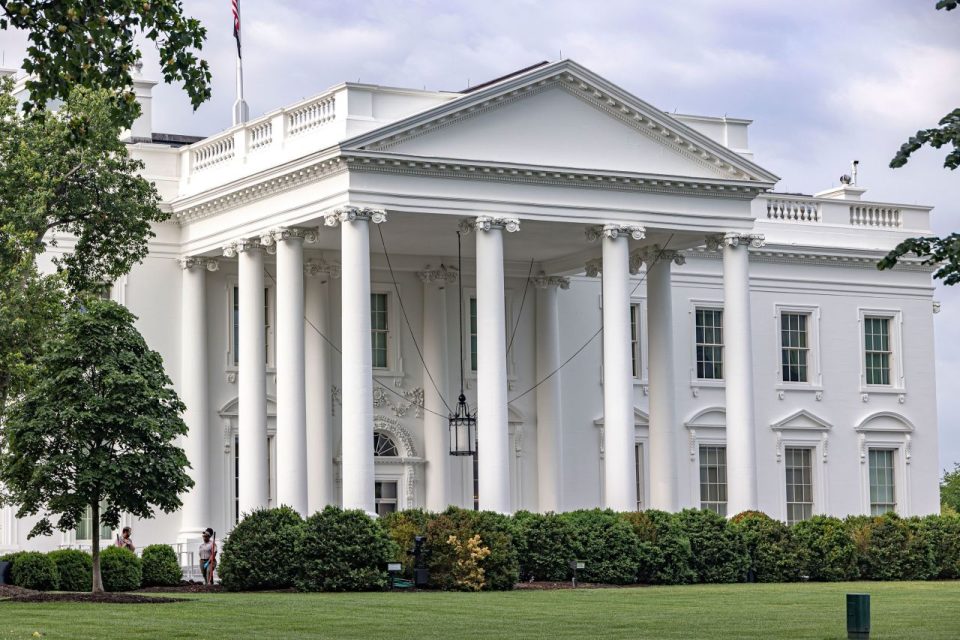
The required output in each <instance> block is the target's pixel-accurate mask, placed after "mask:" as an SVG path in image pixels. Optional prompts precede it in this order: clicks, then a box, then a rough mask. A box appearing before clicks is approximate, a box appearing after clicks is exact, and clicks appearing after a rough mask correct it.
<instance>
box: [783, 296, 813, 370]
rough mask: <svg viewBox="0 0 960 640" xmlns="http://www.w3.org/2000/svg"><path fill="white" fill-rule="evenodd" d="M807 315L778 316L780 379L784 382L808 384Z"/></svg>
mask: <svg viewBox="0 0 960 640" xmlns="http://www.w3.org/2000/svg"><path fill="white" fill-rule="evenodd" d="M808 320H809V315H808V314H806V313H787V312H783V313H781V314H780V360H781V379H782V380H783V381H784V382H808V381H809V379H808V364H809V360H810V358H809V356H810V339H809V336H808V334H807V324H808Z"/></svg>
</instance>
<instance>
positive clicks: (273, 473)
mask: <svg viewBox="0 0 960 640" xmlns="http://www.w3.org/2000/svg"><path fill="white" fill-rule="evenodd" d="M232 453H233V495H232V496H231V499H232V501H233V522H234V524H236V523H237V522H240V516H241V515H242V514H241V512H240V436H239V435H238V434H237V431H236V428H234V432H233V451H232ZM276 461H277V446H276V438H274V437H273V436H269V435H268V436H267V506H268V507H275V506H277V489H276V487H277V464H276ZM228 486H229V485H228Z"/></svg>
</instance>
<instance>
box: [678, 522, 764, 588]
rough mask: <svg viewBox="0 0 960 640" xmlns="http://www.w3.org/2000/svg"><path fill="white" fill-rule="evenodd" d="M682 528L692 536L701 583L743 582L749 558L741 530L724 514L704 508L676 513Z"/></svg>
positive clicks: (693, 561)
mask: <svg viewBox="0 0 960 640" xmlns="http://www.w3.org/2000/svg"><path fill="white" fill-rule="evenodd" d="M677 521H678V522H679V524H680V528H681V530H682V531H683V532H684V534H685V535H686V536H687V538H689V539H690V551H691V553H692V554H693V556H692V557H693V560H692V563H691V567H692V568H693V570H694V572H695V573H696V574H697V580H699V581H700V582H743V581H744V580H745V579H746V577H747V568H748V567H749V566H750V557H749V556H748V555H747V548H746V545H745V544H744V542H743V538H742V537H741V536H740V534H739V532H738V531H736V530H734V529H733V528H732V527H731V526H729V523H728V522H727V519H726V518H724V517H723V516H721V515H719V514H717V513H714V512H713V511H708V510H704V509H684V510H683V511H681V512H680V513H678V514H677Z"/></svg>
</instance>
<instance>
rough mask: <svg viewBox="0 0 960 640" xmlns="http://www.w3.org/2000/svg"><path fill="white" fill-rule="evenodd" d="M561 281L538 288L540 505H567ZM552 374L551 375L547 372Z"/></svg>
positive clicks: (559, 507)
mask: <svg viewBox="0 0 960 640" xmlns="http://www.w3.org/2000/svg"><path fill="white" fill-rule="evenodd" d="M557 289H558V287H557V285H556V284H551V283H549V282H547V283H545V286H542V287H539V288H538V289H537V381H538V382H539V383H540V386H539V387H537V484H538V489H537V493H538V501H537V507H538V509H539V510H540V511H541V512H547V511H555V512H556V511H561V510H562V509H563V419H562V415H563V413H562V404H561V401H560V392H561V385H560V373H559V372H557V373H555V374H553V372H554V371H556V370H557V368H558V367H559V366H560V318H559V309H558V303H557ZM551 374H553V375H552V377H550V378H547V376H550V375H551Z"/></svg>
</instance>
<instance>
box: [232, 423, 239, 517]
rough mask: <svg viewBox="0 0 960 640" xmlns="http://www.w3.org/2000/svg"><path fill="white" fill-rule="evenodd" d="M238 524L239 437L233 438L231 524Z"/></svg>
mask: <svg viewBox="0 0 960 640" xmlns="http://www.w3.org/2000/svg"><path fill="white" fill-rule="evenodd" d="M238 522H240V436H233V523H234V524H236V523H238Z"/></svg>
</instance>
